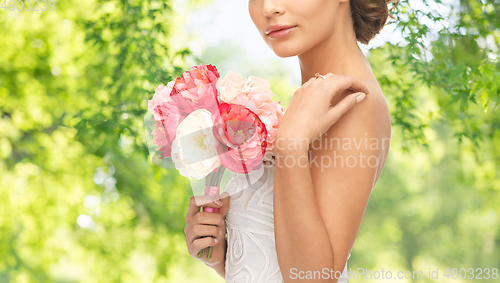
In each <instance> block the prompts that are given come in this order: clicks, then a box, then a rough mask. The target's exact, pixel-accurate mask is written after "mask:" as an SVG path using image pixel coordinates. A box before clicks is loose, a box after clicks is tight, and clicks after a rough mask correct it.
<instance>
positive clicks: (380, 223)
mask: <svg viewBox="0 0 500 283" xmlns="http://www.w3.org/2000/svg"><path fill="white" fill-rule="evenodd" d="M206 2H210V1H192V4H193V5H194V6H196V5H201V4H203V3H206ZM413 3H414V2H413V1H411V3H410V1H409V0H403V1H402V2H401V3H400V5H399V6H398V7H397V8H396V10H395V13H394V15H395V20H394V21H395V23H394V24H395V25H397V26H398V27H399V29H398V32H401V33H402V34H403V38H404V40H403V41H402V42H400V43H399V44H397V45H391V44H389V43H387V44H386V45H384V46H382V47H379V48H376V49H373V50H371V51H370V53H369V60H370V62H371V64H372V67H373V71H374V73H375V75H376V76H377V78H378V79H379V82H380V84H381V86H382V89H383V90H384V92H385V95H386V97H387V100H388V102H389V104H390V109H391V117H392V122H393V142H392V144H391V149H390V153H389V158H388V160H387V163H386V168H385V169H384V172H383V174H382V177H381V178H380V180H379V182H378V184H377V186H376V187H375V189H374V191H373V193H372V196H371V199H370V202H369V205H368V208H367V211H366V213H365V218H364V220H363V224H362V226H361V230H360V232H359V235H358V238H357V240H356V243H355V246H354V249H353V253H352V256H351V259H350V260H349V263H348V267H352V268H353V269H355V268H358V267H360V268H368V269H369V270H381V269H382V268H384V269H385V270H388V269H390V270H393V271H397V270H422V271H423V272H424V275H426V274H427V271H428V269H429V268H431V269H433V270H434V269H435V268H439V270H440V272H441V274H442V273H444V271H445V270H446V268H455V267H456V268H458V269H460V268H466V269H468V268H483V269H484V268H490V269H492V268H500V247H499V246H500V230H499V227H500V219H499V216H500V205H499V203H500V178H499V171H500V169H499V167H500V131H499V128H500V115H499V112H498V104H499V102H500V70H499V66H500V63H499V59H498V58H499V54H500V2H499V1H497V0H481V1H479V0H461V1H460V3H459V5H455V6H454V7H455V8H453V9H452V10H451V14H443V13H442V11H445V10H446V9H441V8H442V7H444V6H446V5H448V4H442V3H441V1H439V0H436V1H430V0H424V1H423V3H424V5H423V7H426V9H416V8H414V7H416V5H414V4H413ZM171 5H172V3H171V2H170V1H139V0H128V1H125V0H122V1H118V0H107V1H105V0H82V1H69V0H58V1H57V2H56V11H53V12H38V13H36V12H27V11H23V12H18V11H14V12H11V11H4V10H0V15H1V16H0V30H1V31H2V32H1V33H0V46H1V47H0V48H1V49H0V158H1V161H0V282H61V283H62V282H200V281H201V280H204V281H205V282H222V281H223V280H222V279H221V278H218V277H217V275H216V274H215V273H214V272H213V271H212V270H210V269H209V268H207V267H206V266H205V265H203V264H200V263H199V262H198V261H197V260H195V259H193V258H191V257H190V256H189V255H188V254H187V251H186V248H185V246H184V233H183V228H184V224H185V220H184V216H185V212H186V209H187V206H186V204H187V201H188V198H189V197H190V194H191V192H190V189H189V182H188V181H187V180H186V179H185V178H183V177H180V175H179V174H178V173H177V172H176V170H175V169H162V168H159V167H156V166H154V165H152V163H151V162H150V161H149V160H150V159H149V156H148V154H149V153H148V149H147V144H146V141H145V134H144V124H143V123H144V121H143V117H144V114H145V112H146V110H147V100H148V99H150V98H151V96H152V94H153V93H154V89H155V88H156V87H157V86H158V85H159V84H160V83H163V84H166V83H167V82H168V81H170V80H172V79H174V78H175V77H177V76H179V75H180V74H182V72H183V71H184V70H187V69H188V68H189V67H190V66H192V65H195V64H198V63H199V62H204V63H211V64H214V65H218V62H222V61H224V60H225V61H229V60H232V59H231V58H233V60H241V58H242V56H241V55H242V54H241V53H240V50H241V49H238V48H236V49H233V51H232V52H221V50H218V51H217V52H212V53H210V52H209V51H207V52H206V53H205V54H204V55H203V56H201V57H200V58H198V57H196V56H194V55H193V54H192V52H191V51H190V50H189V49H188V48H181V49H177V50H173V49H172V48H171V47H170V46H171V43H170V41H169V40H170V38H171V37H172V31H173V30H174V29H175V28H176V23H177V22H179V23H180V22H182V21H180V18H179V15H175V14H174V13H173V10H172V6H171ZM418 7H422V5H419V6H418ZM429 26H433V27H434V28H429ZM435 27H437V28H435ZM220 48H224V46H220ZM217 54H218V55H217ZM223 56H224V57H223ZM208 61H209V62H208ZM221 64H222V63H221ZM273 66H274V67H273ZM255 68H257V66H255ZM256 70H257V69H256ZM267 70H268V71H269V70H270V71H269V75H268V76H267V77H266V79H268V80H269V81H270V82H271V84H272V87H273V91H274V92H275V93H276V94H277V100H281V101H282V103H283V104H284V105H285V106H286V105H287V103H288V101H289V100H290V97H291V95H292V94H293V91H294V88H295V87H296V86H291V85H289V84H288V83H286V82H285V81H284V80H283V79H282V74H283V68H280V67H279V64H270V68H268V69H267ZM235 71H238V70H235ZM80 215H89V216H91V217H92V219H93V224H92V225H91V226H90V228H81V227H79V226H78V225H77V224H76V220H77V218H78V217H79V216H80ZM441 274H440V275H441ZM450 274H451V272H450ZM476 274H477V272H476ZM483 276H484V273H483ZM424 277H425V278H427V276H424ZM440 278H441V279H440V280H438V282H446V280H444V279H442V278H443V277H440ZM359 280H360V282H369V281H373V280H361V279H359ZM424 281H429V280H428V279H424ZM449 281H450V282H458V281H464V282H465V281H468V280H467V279H465V280H460V279H458V280H452V279H450V280H449ZM469 281H470V280H469ZM485 281H486V282H487V281H491V282H494V281H492V280H485Z"/></svg>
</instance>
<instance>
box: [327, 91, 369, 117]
mask: <svg viewBox="0 0 500 283" xmlns="http://www.w3.org/2000/svg"><path fill="white" fill-rule="evenodd" d="M365 98H366V95H365V93H363V92H356V93H352V94H349V95H348V96H346V97H344V99H342V100H341V101H340V102H339V103H337V104H336V105H335V106H334V107H333V108H332V109H330V110H329V112H328V115H329V116H330V119H331V120H330V121H333V123H336V122H337V121H338V120H339V119H340V117H342V116H343V115H344V114H345V113H346V112H347V111H349V109H351V108H352V107H354V105H356V104H358V103H359V102H361V101H363V100H364V99H365Z"/></svg>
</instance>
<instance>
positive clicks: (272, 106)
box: [217, 71, 284, 151]
mask: <svg viewBox="0 0 500 283" xmlns="http://www.w3.org/2000/svg"><path fill="white" fill-rule="evenodd" d="M217 88H218V90H219V94H218V99H219V102H220V103H223V102H226V103H231V104H238V105H243V106H245V107H247V108H248V109H250V110H251V111H252V112H254V113H255V114H257V115H258V116H259V118H260V120H261V121H262V122H263V123H264V124H265V125H266V130H267V149H266V150H267V151H272V150H273V149H274V143H275V136H276V132H277V131H278V126H279V124H280V123H281V120H282V118H283V113H284V107H283V105H281V104H280V103H279V102H275V101H273V99H272V97H273V96H274V93H273V92H272V91H271V88H270V85H269V83H268V82H267V81H266V80H264V79H262V78H259V77H255V76H250V77H248V79H244V78H243V77H242V76H241V75H240V74H238V73H234V72H232V71H230V72H229V73H228V74H227V75H226V76H225V77H224V79H221V80H219V82H218V83H217Z"/></svg>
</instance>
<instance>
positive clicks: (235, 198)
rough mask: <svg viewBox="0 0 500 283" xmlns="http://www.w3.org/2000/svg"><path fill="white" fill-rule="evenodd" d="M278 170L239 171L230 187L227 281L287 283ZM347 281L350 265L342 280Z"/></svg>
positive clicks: (345, 269)
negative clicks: (277, 218) (276, 196)
mask: <svg viewBox="0 0 500 283" xmlns="http://www.w3.org/2000/svg"><path fill="white" fill-rule="evenodd" d="M274 169H275V168H274V166H270V165H268V166H261V169H259V170H256V171H253V172H251V173H250V174H246V175H245V174H236V175H235V176H234V177H233V178H232V179H231V180H230V181H229V183H228V185H227V187H226V190H225V191H226V192H228V193H229V194H230V196H231V200H230V203H229V210H228V212H227V214H226V227H227V244H228V247H227V254H226V262H225V271H226V282H229V283H282V282H284V281H283V278H282V276H281V272H280V268H279V266H278V258H277V255H276V245H275V239H274V215H273V189H274ZM349 257H351V255H349ZM348 259H349V258H348ZM347 281H348V277H347V264H346V266H345V268H344V271H343V273H342V276H341V278H340V280H339V281H338V282H339V283H345V282H347Z"/></svg>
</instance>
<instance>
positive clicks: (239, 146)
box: [148, 63, 284, 258]
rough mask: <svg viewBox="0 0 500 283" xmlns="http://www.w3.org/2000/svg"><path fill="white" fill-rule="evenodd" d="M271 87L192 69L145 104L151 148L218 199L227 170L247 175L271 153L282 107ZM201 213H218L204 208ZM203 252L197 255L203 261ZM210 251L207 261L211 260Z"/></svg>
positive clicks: (260, 81) (255, 79)
mask: <svg viewBox="0 0 500 283" xmlns="http://www.w3.org/2000/svg"><path fill="white" fill-rule="evenodd" d="M272 96H274V94H273V93H272V91H271V89H270V86H269V83H268V82H267V81H265V80H264V79H261V78H259V77H253V76H250V77H249V78H248V79H245V78H243V77H242V76H241V75H239V74H237V73H234V72H232V71H230V72H229V73H228V74H227V75H226V77H225V78H224V79H220V75H219V72H218V71H217V69H216V68H215V67H214V66H212V65H204V64H203V63H201V64H199V65H198V66H194V67H192V68H191V70H190V71H187V72H185V73H184V74H183V75H182V76H181V77H179V78H177V79H176V80H175V81H171V82H169V83H168V84H167V86H163V85H160V86H159V87H158V88H157V89H156V92H155V94H154V96H153V99H151V100H149V101H148V110H149V112H151V113H152V114H153V116H154V118H153V119H152V121H154V123H155V127H154V128H155V129H154V130H153V131H152V132H151V135H153V136H154V137H153V144H154V145H156V146H157V147H158V148H156V149H155V150H159V151H161V158H160V159H163V158H170V159H171V161H169V162H173V163H174V164H175V168H176V169H177V170H178V171H179V173H180V174H181V175H183V176H185V177H187V178H190V179H191V178H195V179H202V178H205V195H210V196H212V197H214V198H215V199H219V198H220V182H221V178H222V174H223V172H224V169H225V168H228V169H229V170H231V171H233V172H235V173H240V174H247V173H249V172H251V171H253V170H256V169H259V168H260V166H261V165H262V161H263V160H265V159H270V158H271V156H272V154H273V149H274V142H275V140H274V139H275V135H276V132H277V130H278V126H279V124H280V122H281V119H282V117H283V111H284V109H283V106H282V105H280V103H279V102H274V101H273V100H272ZM203 211H204V212H218V209H216V208H210V207H204V208H203ZM204 251H205V249H203V250H202V251H200V254H199V255H198V256H199V257H201V254H203V253H204ZM211 251H212V246H210V249H209V253H208V258H211Z"/></svg>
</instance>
